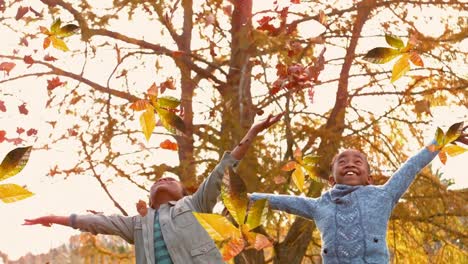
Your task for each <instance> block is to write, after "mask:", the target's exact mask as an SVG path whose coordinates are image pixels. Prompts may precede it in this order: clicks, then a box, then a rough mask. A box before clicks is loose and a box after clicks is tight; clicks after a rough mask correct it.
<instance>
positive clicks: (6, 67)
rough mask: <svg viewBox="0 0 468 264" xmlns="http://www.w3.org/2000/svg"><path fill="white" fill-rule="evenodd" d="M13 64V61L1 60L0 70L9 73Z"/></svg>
mask: <svg viewBox="0 0 468 264" xmlns="http://www.w3.org/2000/svg"><path fill="white" fill-rule="evenodd" d="M15 66H16V64H15V63H13V62H2V63H0V71H5V72H6V73H7V75H9V74H10V71H11V70H13V68H14V67H15Z"/></svg>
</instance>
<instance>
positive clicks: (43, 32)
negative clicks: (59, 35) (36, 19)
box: [39, 26, 50, 35]
mask: <svg viewBox="0 0 468 264" xmlns="http://www.w3.org/2000/svg"><path fill="white" fill-rule="evenodd" d="M39 30H40V31H41V33H42V34H45V35H50V31H49V30H48V29H47V28H46V27H43V26H40V27H39Z"/></svg>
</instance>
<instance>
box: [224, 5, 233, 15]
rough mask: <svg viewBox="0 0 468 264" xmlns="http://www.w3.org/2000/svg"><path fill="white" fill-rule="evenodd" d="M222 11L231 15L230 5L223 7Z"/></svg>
mask: <svg viewBox="0 0 468 264" xmlns="http://www.w3.org/2000/svg"><path fill="white" fill-rule="evenodd" d="M223 13H224V14H225V15H226V16H231V15H232V5H226V6H224V7H223Z"/></svg>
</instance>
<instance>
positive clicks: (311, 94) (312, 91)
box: [307, 88, 315, 104]
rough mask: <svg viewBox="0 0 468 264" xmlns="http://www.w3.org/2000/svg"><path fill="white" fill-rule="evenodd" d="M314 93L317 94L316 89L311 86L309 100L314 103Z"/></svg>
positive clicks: (308, 93) (308, 92)
mask: <svg viewBox="0 0 468 264" xmlns="http://www.w3.org/2000/svg"><path fill="white" fill-rule="evenodd" d="M314 94H315V91H314V89H313V88H310V89H309V90H308V91H307V95H308V96H309V101H310V103H311V104H313V103H314Z"/></svg>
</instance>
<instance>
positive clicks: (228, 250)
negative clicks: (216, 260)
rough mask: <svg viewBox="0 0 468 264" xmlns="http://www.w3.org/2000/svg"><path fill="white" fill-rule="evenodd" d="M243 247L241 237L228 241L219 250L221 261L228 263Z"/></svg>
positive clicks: (243, 242)
mask: <svg viewBox="0 0 468 264" xmlns="http://www.w3.org/2000/svg"><path fill="white" fill-rule="evenodd" d="M244 247H245V241H244V238H242V237H236V238H232V239H231V240H229V242H228V243H227V244H225V245H224V246H223V248H222V249H221V253H222V255H223V260H224V261H228V260H230V259H232V258H233V257H235V256H237V255H238V254H239V253H241V252H242V250H243V249H244Z"/></svg>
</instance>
